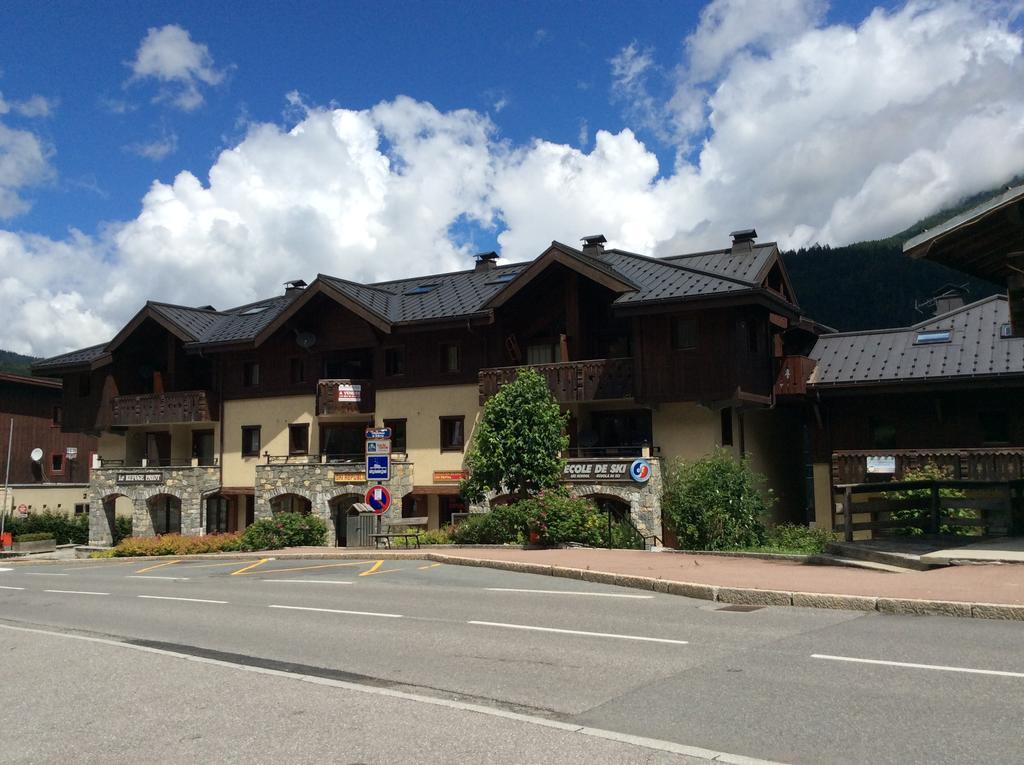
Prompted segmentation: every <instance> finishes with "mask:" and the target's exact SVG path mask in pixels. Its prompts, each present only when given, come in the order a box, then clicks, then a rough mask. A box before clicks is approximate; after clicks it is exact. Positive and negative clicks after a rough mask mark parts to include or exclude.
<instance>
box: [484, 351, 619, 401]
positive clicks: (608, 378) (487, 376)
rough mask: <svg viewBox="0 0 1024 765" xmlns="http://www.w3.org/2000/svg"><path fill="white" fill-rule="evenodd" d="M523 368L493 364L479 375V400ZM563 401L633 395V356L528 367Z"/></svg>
mask: <svg viewBox="0 0 1024 765" xmlns="http://www.w3.org/2000/svg"><path fill="white" fill-rule="evenodd" d="M523 368H524V367H521V366H520V367H492V368H490V369H481V370H480V375H479V386H480V403H481V404H483V403H484V402H485V401H487V399H489V398H490V397H491V396H493V395H494V394H495V393H497V392H498V391H499V390H500V389H501V387H502V386H503V385H507V384H508V383H510V382H512V381H513V380H515V379H516V376H517V375H518V374H519V370H520V369H523ZM530 368H531V369H534V370H536V371H537V372H538V373H539V374H540V375H541V377H543V378H544V379H545V380H547V383H548V388H549V389H550V390H551V393H552V394H553V395H554V397H555V398H556V399H557V400H558V402H559V403H562V404H570V403H574V402H582V401H600V400H604V399H617V398H632V397H633V359H589V360H586V361H567V362H563V363H561V364H534V365H531V366H530Z"/></svg>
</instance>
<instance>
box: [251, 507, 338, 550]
mask: <svg viewBox="0 0 1024 765" xmlns="http://www.w3.org/2000/svg"><path fill="white" fill-rule="evenodd" d="M326 540H327V525H326V524H325V523H324V522H323V521H322V520H321V519H320V517H319V516H316V515H311V514H305V513H277V514H276V515H274V516H273V517H272V518H261V519H260V520H258V521H256V522H255V523H253V524H250V525H249V527H248V528H246V530H245V533H244V534H243V535H242V544H243V545H244V548H245V549H246V550H280V549H281V548H282V547H305V546H307V545H309V546H316V545H322V544H324V543H325V542H326Z"/></svg>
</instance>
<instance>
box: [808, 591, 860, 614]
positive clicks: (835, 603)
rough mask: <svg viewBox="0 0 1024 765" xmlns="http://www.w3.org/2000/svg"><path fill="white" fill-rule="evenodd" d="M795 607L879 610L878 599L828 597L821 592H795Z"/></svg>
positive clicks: (849, 596) (847, 596) (857, 596)
mask: <svg viewBox="0 0 1024 765" xmlns="http://www.w3.org/2000/svg"><path fill="white" fill-rule="evenodd" d="M793 605H794V606H800V607H803V608H838V609H843V610H846V611H876V610H878V598H872V597H870V596H867V595H828V594H825V593H820V592H794V593H793Z"/></svg>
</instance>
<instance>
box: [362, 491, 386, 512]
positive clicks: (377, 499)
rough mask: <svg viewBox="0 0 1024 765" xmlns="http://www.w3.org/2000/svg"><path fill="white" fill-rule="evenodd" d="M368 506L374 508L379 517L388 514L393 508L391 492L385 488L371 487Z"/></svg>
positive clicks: (368, 494) (367, 493) (367, 500)
mask: <svg viewBox="0 0 1024 765" xmlns="http://www.w3.org/2000/svg"><path fill="white" fill-rule="evenodd" d="M366 504H368V505H369V506H370V507H372V508H373V512H375V513H376V514H377V515H380V514H381V513H386V512H387V511H388V508H389V507H391V492H390V491H388V490H387V489H386V488H385V487H383V486H371V487H370V488H369V490H368V491H367V492H366Z"/></svg>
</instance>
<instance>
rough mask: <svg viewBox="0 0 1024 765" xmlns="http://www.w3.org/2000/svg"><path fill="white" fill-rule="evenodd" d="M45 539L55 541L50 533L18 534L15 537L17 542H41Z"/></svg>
mask: <svg viewBox="0 0 1024 765" xmlns="http://www.w3.org/2000/svg"><path fill="white" fill-rule="evenodd" d="M43 539H53V534H51V533H50V532H48V531H36V532H33V533H31V534H18V535H17V536H16V537H14V541H15V542H39V541H42V540H43Z"/></svg>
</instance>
